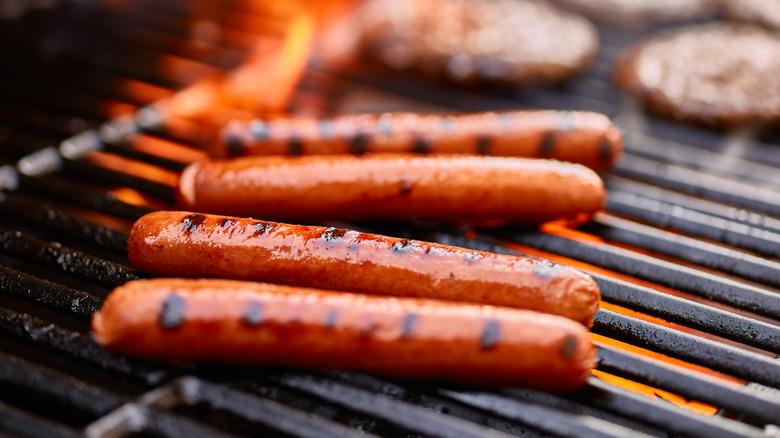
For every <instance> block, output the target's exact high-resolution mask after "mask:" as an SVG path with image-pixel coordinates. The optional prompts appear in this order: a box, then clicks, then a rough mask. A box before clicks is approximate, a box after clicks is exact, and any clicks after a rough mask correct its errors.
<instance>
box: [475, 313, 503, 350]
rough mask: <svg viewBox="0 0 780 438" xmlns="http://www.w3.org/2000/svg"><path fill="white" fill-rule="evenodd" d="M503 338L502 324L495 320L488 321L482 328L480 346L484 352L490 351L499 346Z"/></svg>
mask: <svg viewBox="0 0 780 438" xmlns="http://www.w3.org/2000/svg"><path fill="white" fill-rule="evenodd" d="M500 338H501V322H500V321H499V320H497V319H495V318H493V319H490V320H488V322H486V323H485V326H484V327H483V328H482V335H481V336H480V337H479V346H480V347H481V348H482V349H483V350H490V349H491V348H493V347H495V346H496V345H497V344H498V341H499V339H500Z"/></svg>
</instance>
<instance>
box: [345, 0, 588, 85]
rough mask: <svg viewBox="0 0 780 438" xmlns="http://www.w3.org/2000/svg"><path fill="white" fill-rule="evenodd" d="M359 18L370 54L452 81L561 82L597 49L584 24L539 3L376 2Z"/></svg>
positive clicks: (396, 65) (362, 40) (585, 63)
mask: <svg viewBox="0 0 780 438" xmlns="http://www.w3.org/2000/svg"><path fill="white" fill-rule="evenodd" d="M357 22H358V23H359V26H360V29H359V38H360V45H361V49H362V50H361V51H362V53H363V54H364V55H366V56H367V57H369V58H371V59H374V60H378V61H380V62H382V63H384V64H386V65H388V66H390V67H392V68H395V69H398V70H409V71H413V72H415V73H424V74H428V75H430V76H434V77H443V78H447V79H450V80H453V81H456V82H466V83H469V82H501V83H509V84H512V85H515V86H521V87H522V86H528V85H531V84H536V83H540V82H541V83H553V82H560V81H562V80H565V79H567V78H569V77H571V76H572V75H575V74H577V73H579V72H580V71H582V70H584V69H585V68H586V67H587V66H588V65H589V64H590V62H591V61H592V59H593V57H594V55H595V53H596V50H597V49H598V34H597V32H596V29H595V27H594V26H593V25H592V24H591V23H590V22H589V21H587V20H586V19H585V18H582V17H580V16H577V15H574V14H571V13H567V12H564V11H562V10H560V9H558V8H556V7H555V6H553V5H551V4H548V3H546V2H541V1H537V0H493V1H489V2H483V1H477V0H416V1H394V0H375V1H372V2H369V3H368V4H366V5H365V7H364V9H363V10H362V15H361V16H360V18H359V20H357Z"/></svg>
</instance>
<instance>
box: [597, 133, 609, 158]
mask: <svg viewBox="0 0 780 438" xmlns="http://www.w3.org/2000/svg"><path fill="white" fill-rule="evenodd" d="M598 154H599V157H601V158H602V159H605V160H607V159H610V158H612V142H610V141H609V139H608V138H607V136H606V135H605V136H604V137H603V138H602V139H601V143H599V150H598Z"/></svg>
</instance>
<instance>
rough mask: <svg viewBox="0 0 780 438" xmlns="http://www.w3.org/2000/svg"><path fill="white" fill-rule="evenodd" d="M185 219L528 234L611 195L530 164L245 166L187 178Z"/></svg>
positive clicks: (225, 164)
mask: <svg viewBox="0 0 780 438" xmlns="http://www.w3.org/2000/svg"><path fill="white" fill-rule="evenodd" d="M177 199H178V204H179V206H180V208H181V209H184V210H193V211H202V212H207V213H217V214H229V215H235V216H252V217H261V218H264V219H268V220H278V221H283V222H312V221H319V220H331V219H337V220H346V221H355V220H368V219H392V220H412V219H420V220H426V221H435V222H454V223H478V224H482V223H489V222H492V221H503V222H510V223H514V224H522V225H537V224H539V223H542V222H546V221H550V220H554V219H560V218H575V217H585V216H590V215H591V214H592V213H594V212H595V211H597V210H599V209H601V208H603V207H604V204H605V201H606V190H605V189H604V184H603V182H602V181H601V179H600V178H599V176H598V175H597V174H596V173H595V172H593V171H592V170H590V169H588V168H586V167H584V166H580V165H576V164H571V163H563V162H558V161H552V160H533V159H526V158H506V157H477V156H440V157H417V156H408V155H403V156H400V155H395V154H385V155H373V156H369V157H354V156H349V155H331V156H306V157H295V158H288V157H243V158H236V159H232V160H218V161H211V160H209V161H201V162H197V163H193V164H191V165H189V166H188V167H187V168H186V169H185V170H184V171H183V172H182V174H181V175H180V178H179V184H178V190H177Z"/></svg>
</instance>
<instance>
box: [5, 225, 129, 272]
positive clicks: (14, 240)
mask: <svg viewBox="0 0 780 438" xmlns="http://www.w3.org/2000/svg"><path fill="white" fill-rule="evenodd" d="M0 248H2V249H3V251H7V252H9V253H11V254H14V255H16V256H21V257H24V258H26V259H28V260H33V261H36V262H38V263H40V264H44V265H46V266H49V267H54V268H58V269H60V270H61V271H63V272H67V273H69V274H74V275H77V276H79V277H81V278H85V279H87V280H91V281H95V282H98V283H101V284H103V285H109V286H118V285H120V284H124V283H126V282H128V281H130V280H135V279H138V278H141V277H140V276H139V275H138V274H136V271H135V269H132V268H129V267H127V266H124V265H120V264H118V263H113V262H111V261H108V260H105V259H102V258H99V257H94V256H92V255H90V254H87V253H85V252H82V251H78V250H75V249H72V248H68V247H65V246H62V245H61V244H59V243H56V242H45V241H43V240H40V239H36V238H34V237H31V236H29V235H27V234H25V233H22V232H21V231H14V230H9V229H6V228H3V227H0Z"/></svg>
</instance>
